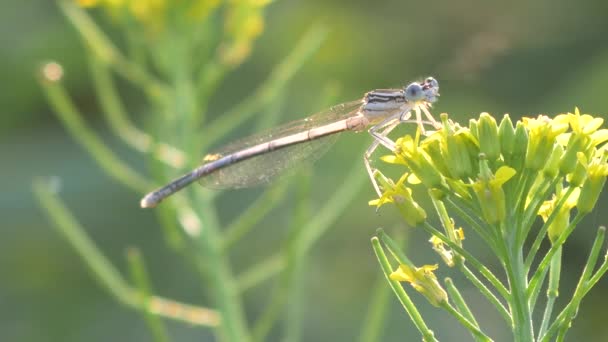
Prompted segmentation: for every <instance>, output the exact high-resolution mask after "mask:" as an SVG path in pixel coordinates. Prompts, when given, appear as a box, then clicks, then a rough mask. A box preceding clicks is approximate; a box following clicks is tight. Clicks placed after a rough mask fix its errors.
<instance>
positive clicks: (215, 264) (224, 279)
mask: <svg viewBox="0 0 608 342" xmlns="http://www.w3.org/2000/svg"><path fill="white" fill-rule="evenodd" d="M189 190H190V193H192V192H194V193H195V199H196V201H195V207H196V208H200V214H199V215H198V219H199V220H200V227H201V229H200V234H199V236H198V238H197V239H196V241H197V243H198V245H199V246H200V247H199V248H197V250H198V254H197V257H198V258H199V259H200V262H201V263H202V264H203V265H204V266H205V269H204V270H205V271H206V275H205V276H204V277H203V280H206V281H208V282H209V283H210V285H211V291H212V298H213V299H214V300H215V301H216V303H217V305H218V309H219V310H218V311H219V312H220V315H221V317H222V324H221V325H220V327H219V328H220V331H221V335H222V337H223V338H225V340H226V341H228V342H247V341H250V340H251V337H250V334H249V329H248V326H247V322H246V319H245V312H244V310H243V307H242V304H241V299H240V296H239V290H238V286H237V283H236V280H235V279H234V277H233V274H232V270H231V267H230V264H229V260H228V257H227V256H225V255H224V253H223V252H222V248H221V241H222V240H221V236H220V232H219V229H218V221H217V217H216V213H215V211H214V210H213V208H212V206H211V204H210V203H208V202H207V201H206V200H205V199H204V198H203V197H202V196H201V195H200V191H199V192H197V191H196V190H199V189H194V190H193V189H189ZM180 207H183V204H180ZM185 209H189V210H190V211H191V212H194V211H193V210H192V208H185Z"/></svg>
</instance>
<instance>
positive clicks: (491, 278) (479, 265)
mask: <svg viewBox="0 0 608 342" xmlns="http://www.w3.org/2000/svg"><path fill="white" fill-rule="evenodd" d="M421 227H422V229H424V230H425V231H426V232H427V233H428V234H429V235H434V236H436V237H438V238H439V239H440V240H441V241H443V243H445V244H446V245H448V246H449V247H450V248H451V249H453V250H454V251H456V253H458V254H460V255H461V256H463V257H464V258H465V259H466V260H467V261H468V262H469V263H470V264H471V265H473V267H475V268H476V269H477V271H478V272H479V273H481V274H482V275H483V276H484V277H485V278H486V279H487V280H488V281H489V282H490V283H491V284H492V285H493V286H494V288H495V289H496V290H497V291H498V293H499V294H500V295H501V296H502V297H503V298H505V299H507V298H508V297H509V296H510V294H509V291H508V290H507V289H506V288H505V286H504V285H503V284H502V283H501V282H500V280H498V278H497V277H496V276H495V275H494V273H492V271H490V270H489V269H488V268H487V267H486V266H485V265H484V264H482V263H481V262H480V261H479V260H477V258H475V257H474V256H473V255H472V254H471V253H469V252H467V251H466V250H464V249H463V248H462V247H460V246H458V245H457V244H455V243H454V242H452V241H450V239H448V238H447V237H446V236H445V235H443V234H442V233H441V232H440V231H438V230H437V229H435V228H433V226H431V225H430V224H429V223H427V222H425V223H424V224H423V225H421Z"/></svg>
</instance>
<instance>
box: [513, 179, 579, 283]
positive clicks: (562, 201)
mask: <svg viewBox="0 0 608 342" xmlns="http://www.w3.org/2000/svg"><path fill="white" fill-rule="evenodd" d="M574 189H575V187H570V188H569V189H568V190H567V191H566V194H565V195H564V196H563V197H562V198H561V199H560V200H559V201H558V202H557V205H556V206H555V209H554V210H553V212H552V213H551V215H549V218H548V219H547V222H545V223H544V224H543V226H542V227H541V229H540V230H539V231H538V234H537V235H536V238H535V239H534V242H533V243H532V247H530V250H529V251H528V255H527V256H526V260H525V262H524V265H525V268H526V270H528V271H527V272H530V268H531V267H532V262H534V258H535V257H536V253H537V252H538V250H539V249H540V244H541V243H542V242H543V240H544V239H545V237H546V236H547V230H548V229H549V226H550V225H551V224H552V223H553V221H554V220H555V218H556V217H557V215H558V213H559V211H560V210H561V208H562V206H563V205H564V204H565V203H566V201H567V200H568V197H570V195H571V194H572V192H573V191H574Z"/></svg>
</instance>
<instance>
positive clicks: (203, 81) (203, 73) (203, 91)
mask: <svg viewBox="0 0 608 342" xmlns="http://www.w3.org/2000/svg"><path fill="white" fill-rule="evenodd" d="M227 73H228V68H227V67H226V66H225V65H223V64H222V63H220V62H218V61H216V60H210V61H209V62H207V63H205V64H204V65H203V67H202V68H201V70H200V72H199V74H198V77H197V82H196V87H197V91H196V93H197V94H198V95H199V96H200V101H199V103H200V105H201V107H202V106H203V104H204V103H209V100H210V98H211V96H212V94H213V92H214V91H215V89H217V87H218V85H219V83H220V82H221V81H222V80H223V79H224V77H225V76H226V74H227ZM201 109H203V112H204V111H205V110H204V108H201ZM220 136H221V135H220Z"/></svg>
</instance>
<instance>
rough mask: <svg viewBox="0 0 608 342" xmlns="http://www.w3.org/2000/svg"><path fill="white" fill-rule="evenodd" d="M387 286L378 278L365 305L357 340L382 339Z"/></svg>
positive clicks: (363, 341) (370, 340) (362, 341)
mask: <svg viewBox="0 0 608 342" xmlns="http://www.w3.org/2000/svg"><path fill="white" fill-rule="evenodd" d="M389 295H390V292H389V288H388V287H387V286H386V284H385V281H384V280H383V279H378V281H377V282H376V284H375V285H374V288H373V290H372V297H371V299H370V303H369V305H368V306H367V307H368V308H369V309H368V310H367V311H366V314H365V318H364V319H363V323H362V325H363V328H361V332H360V333H359V340H358V341H359V342H375V341H382V331H383V327H384V325H385V320H386V314H387V306H388V300H389V298H390V296H389Z"/></svg>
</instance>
